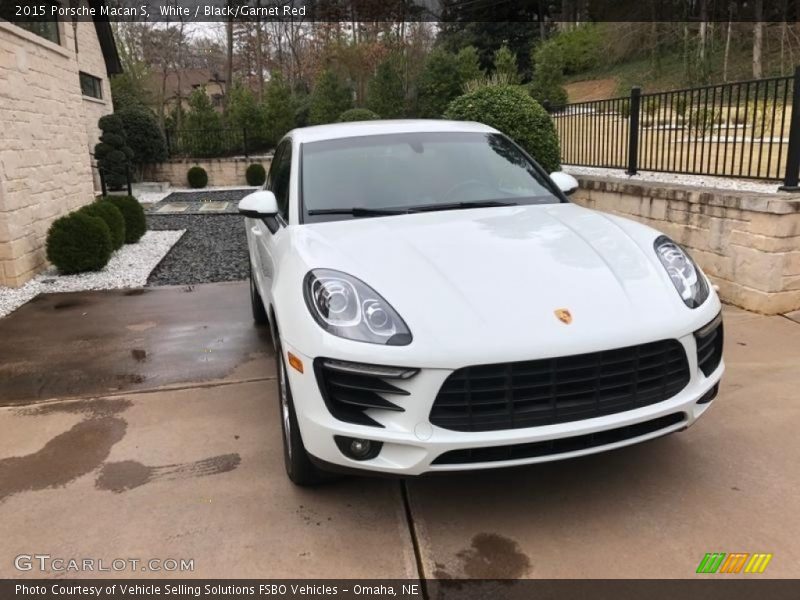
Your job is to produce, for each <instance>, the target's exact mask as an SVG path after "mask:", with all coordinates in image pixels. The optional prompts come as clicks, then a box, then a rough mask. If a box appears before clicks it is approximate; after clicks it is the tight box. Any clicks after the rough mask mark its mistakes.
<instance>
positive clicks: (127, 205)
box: [101, 196, 147, 244]
mask: <svg viewBox="0 0 800 600" xmlns="http://www.w3.org/2000/svg"><path fill="white" fill-rule="evenodd" d="M101 202H111V203H112V204H113V205H114V206H116V207H117V208H118V209H119V212H121V213H122V218H123V219H125V243H126V244H135V243H136V242H138V241H139V240H140V239H141V237H142V236H143V235H144V232H145V231H147V219H145V216H144V209H143V208H142V205H141V204H139V201H138V200H137V199H136V198H134V197H133V196H106V198H104V199H103V200H102V201H101Z"/></svg>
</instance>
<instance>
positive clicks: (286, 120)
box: [261, 71, 296, 148]
mask: <svg viewBox="0 0 800 600" xmlns="http://www.w3.org/2000/svg"><path fill="white" fill-rule="evenodd" d="M295 104H296V103H295V100H294V98H292V90H291V89H290V88H289V86H288V85H287V84H286V82H285V81H284V79H283V76H282V75H281V74H280V72H279V71H275V72H274V73H272V77H271V78H270V80H269V83H267V86H266V88H265V89H264V102H263V104H262V106H261V112H262V117H263V120H264V127H265V134H266V142H267V145H268V146H269V147H271V148H274V147H275V146H277V145H278V142H279V141H281V138H282V137H283V136H284V135H286V132H287V131H289V130H290V129H291V128H292V127H294V119H295V116H294V115H295Z"/></svg>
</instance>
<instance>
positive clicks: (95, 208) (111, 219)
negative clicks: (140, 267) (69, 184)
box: [81, 200, 125, 250]
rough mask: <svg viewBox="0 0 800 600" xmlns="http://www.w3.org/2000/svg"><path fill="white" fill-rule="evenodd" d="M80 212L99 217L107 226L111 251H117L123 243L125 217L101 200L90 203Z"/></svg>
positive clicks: (108, 203)
mask: <svg viewBox="0 0 800 600" xmlns="http://www.w3.org/2000/svg"><path fill="white" fill-rule="evenodd" d="M81 212H82V213H84V214H86V215H89V216H90V217H99V218H101V219H103V221H105V223H106V225H108V231H109V232H110V233H111V249H112V250H118V249H120V248H122V244H124V243H125V217H123V216H122V211H121V210H120V209H119V208H117V207H116V206H115V205H114V204H113V203H111V202H108V201H105V200H101V201H99V202H92V203H91V204H87V205H86V206H84V207H83V208H81Z"/></svg>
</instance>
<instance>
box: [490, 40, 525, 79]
mask: <svg viewBox="0 0 800 600" xmlns="http://www.w3.org/2000/svg"><path fill="white" fill-rule="evenodd" d="M494 73H495V75H500V76H502V77H506V78H508V82H509V83H512V84H517V83H519V68H518V67H517V55H516V54H514V53H513V52H512V51H511V50H510V49H509V47H508V46H505V45H503V46H500V47H499V48H498V49H497V50H496V51H495V53H494Z"/></svg>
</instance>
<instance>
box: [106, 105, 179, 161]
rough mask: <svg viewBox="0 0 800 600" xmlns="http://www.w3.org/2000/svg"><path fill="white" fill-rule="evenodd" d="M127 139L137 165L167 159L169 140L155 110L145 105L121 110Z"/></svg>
mask: <svg viewBox="0 0 800 600" xmlns="http://www.w3.org/2000/svg"><path fill="white" fill-rule="evenodd" d="M117 114H119V118H120V119H121V120H122V126H123V128H124V129H125V139H126V141H127V144H128V146H130V148H131V150H132V151H133V157H132V160H133V163H134V164H135V165H136V166H137V167H141V166H142V165H147V164H153V163H158V162H163V161H165V160H166V159H167V142H166V139H165V138H164V133H163V132H162V131H161V129H160V128H159V126H158V120H157V119H156V116H155V115H154V114H153V112H152V111H151V110H150V109H149V108H146V107H144V106H130V107H128V108H125V109H123V110H121V111H119V113H117Z"/></svg>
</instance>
